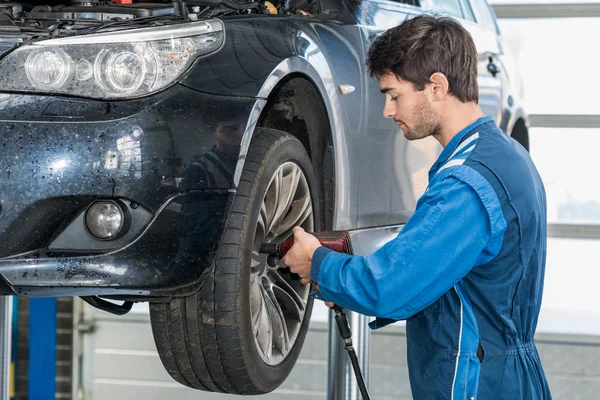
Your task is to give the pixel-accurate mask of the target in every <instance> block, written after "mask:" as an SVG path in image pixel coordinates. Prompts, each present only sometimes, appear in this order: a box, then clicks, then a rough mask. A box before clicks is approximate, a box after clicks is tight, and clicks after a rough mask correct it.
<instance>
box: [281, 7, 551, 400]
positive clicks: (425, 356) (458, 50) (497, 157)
mask: <svg viewBox="0 0 600 400" xmlns="http://www.w3.org/2000/svg"><path fill="white" fill-rule="evenodd" d="M367 66H368V68H369V71H370V73H371V75H372V76H375V77H377V78H378V79H379V82H380V87H381V92H382V93H384V94H385V97H386V99H385V107H384V111H383V113H384V116H385V117H387V118H393V119H394V121H396V123H397V124H398V125H399V126H400V128H402V131H403V132H404V136H405V137H406V138H407V139H408V140H418V139H423V138H426V137H428V136H433V137H434V138H436V139H437V140H438V141H439V142H440V143H441V144H442V146H443V147H444V150H443V151H442V153H441V155H440V157H439V158H438V160H437V161H436V162H435V164H434V165H433V166H432V168H431V170H430V171H429V186H428V188H427V190H426V191H425V194H423V196H422V197H421V198H420V199H419V201H418V202H417V208H416V211H415V213H414V214H413V216H412V217H411V218H410V219H409V220H408V222H407V223H406V225H405V226H404V228H403V229H402V231H401V232H400V233H399V234H398V236H397V237H396V238H395V239H393V240H392V241H390V242H389V243H387V244H385V245H384V246H383V247H382V248H381V249H379V250H378V251H376V252H375V253H373V254H371V255H370V256H369V257H361V256H350V255H346V254H339V253H335V252H332V251H330V250H328V249H326V248H325V247H321V246H320V245H319V242H318V240H317V239H316V238H315V237H314V236H312V235H310V234H308V233H306V232H304V231H303V230H302V229H301V228H295V230H294V237H295V244H294V246H293V247H292V249H291V250H290V252H289V253H288V254H287V255H286V257H285V258H284V259H283V260H282V262H283V263H284V264H285V265H288V266H289V267H290V269H291V271H292V272H295V273H297V274H298V275H299V276H300V278H301V279H302V282H303V283H309V282H311V281H312V282H315V283H316V284H317V285H318V288H319V297H320V298H322V299H324V300H326V301H328V302H335V303H337V304H339V305H340V306H342V307H345V308H348V309H350V310H354V311H357V312H359V313H362V314H366V315H372V316H376V317H378V318H377V319H376V320H375V321H374V322H373V323H372V327H373V328H379V327H382V326H384V325H386V324H389V323H391V322H393V321H397V320H407V321H406V338H407V345H408V369H409V377H410V383H411V389H412V394H413V397H414V398H415V400H428V399H461V400H462V399H467V400H470V399H493V400H501V399H507V400H508V399H510V400H516V399H527V400H532V399H550V398H551V395H550V390H549V388H548V384H547V382H546V377H545V375H544V371H543V369H542V365H541V363H540V358H539V356H538V352H537V349H536V347H535V343H534V341H533V336H534V333H535V329H536V324H537V320H538V314H539V311H540V304H541V301H542V288H543V282H544V264H545V258H546V198H545V193H544V187H543V185H542V181H541V180H540V177H539V175H538V173H537V171H536V169H535V166H534V165H533V163H532V161H531V158H530V157H529V154H528V153H527V151H526V150H525V149H524V148H523V147H522V146H521V145H520V144H518V143H517V142H516V141H515V140H513V139H512V138H510V137H509V136H508V135H506V134H505V133H504V132H502V131H501V130H500V129H499V128H498V127H497V126H496V124H495V123H494V120H493V119H492V118H490V117H484V115H483V112H482V111H481V108H480V107H479V105H478V95H479V94H478V88H477V52H476V50H475V44H474V43H473V40H472V38H471V36H470V35H469V33H468V32H467V31H466V30H465V29H464V28H463V27H462V26H461V25H460V24H459V23H457V22H456V21H454V20H452V19H449V18H436V17H432V16H426V15H422V16H418V17H416V18H413V19H409V20H407V21H405V22H404V23H402V24H401V25H400V26H398V27H396V28H393V29H390V30H389V31H387V32H385V33H384V34H383V35H381V36H380V37H379V38H378V39H377V40H376V41H375V42H374V43H373V45H372V46H371V49H370V51H369V55H368V60H367ZM390 162H391V161H390Z"/></svg>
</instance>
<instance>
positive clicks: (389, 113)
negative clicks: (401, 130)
mask: <svg viewBox="0 0 600 400" xmlns="http://www.w3.org/2000/svg"><path fill="white" fill-rule="evenodd" d="M395 115H396V109H395V108H394V106H393V105H392V104H391V102H390V101H389V100H388V99H386V100H385V104H384V106H383V116H384V117H385V118H394V116H395Z"/></svg>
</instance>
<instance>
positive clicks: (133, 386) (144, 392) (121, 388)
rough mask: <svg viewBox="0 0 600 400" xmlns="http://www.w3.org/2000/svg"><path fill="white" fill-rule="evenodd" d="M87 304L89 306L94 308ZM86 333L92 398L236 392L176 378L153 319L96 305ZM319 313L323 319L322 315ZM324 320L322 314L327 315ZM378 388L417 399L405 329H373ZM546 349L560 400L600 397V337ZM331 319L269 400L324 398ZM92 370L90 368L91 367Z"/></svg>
mask: <svg viewBox="0 0 600 400" xmlns="http://www.w3.org/2000/svg"><path fill="white" fill-rule="evenodd" d="M86 307H87V306H86ZM88 317H91V318H93V319H94V324H93V325H94V329H93V332H92V333H87V334H84V343H85V344H84V348H87V349H88V350H86V351H85V352H84V353H83V358H82V362H83V365H82V367H83V369H82V370H83V371H86V373H87V374H88V377H87V378H84V379H83V385H86V386H87V387H86V390H85V391H83V392H85V393H86V396H85V397H84V398H85V400H90V399H94V400H100V399H101V400H106V399H110V400H130V399H133V398H140V399H145V400H154V399H156V400H159V399H160V400H164V399H177V400H188V399H189V400H192V399H193V400H202V399H225V398H232V396H229V395H217V394H212V393H206V392H200V391H195V390H192V389H188V388H185V387H183V386H181V385H179V384H177V383H176V382H174V381H173V380H172V379H171V378H170V377H169V376H168V374H167V372H166V371H165V370H164V368H163V367H162V364H161V363H160V360H159V358H158V354H157V353H156V349H155V346H154V342H153V339H152V333H151V331H150V322H149V317H148V315H147V314H145V313H136V314H132V315H127V316H123V317H117V316H112V315H110V314H107V313H104V312H100V311H95V310H94V311H93V312H91V313H89V314H88ZM318 319H319V318H318ZM321 319H322V318H321ZM371 342H372V346H371V370H370V377H371V378H370V379H371V383H370V387H371V394H372V397H373V398H374V399H381V400H387V399H400V400H404V399H410V398H411V396H410V388H409V383H408V373H407V369H406V361H405V360H406V347H405V334H404V327H402V326H392V327H388V328H386V329H383V330H380V331H376V332H374V333H373V335H372V339H371ZM537 343H538V349H539V351H540V355H541V358H542V362H543V365H544V368H545V370H546V373H547V375H548V379H549V381H550V387H551V389H552V394H553V396H554V398H555V399H556V400H561V399H565V400H567V399H568V400H571V399H574V398H576V399H583V398H596V397H597V393H599V392H600V364H599V363H598V362H597V360H600V337H598V336H577V335H558V334H540V335H538V336H537ZM327 344H328V342H327V324H326V323H325V322H322V321H317V322H313V323H312V324H311V328H310V332H309V335H308V337H307V341H306V344H305V346H304V348H303V351H302V354H301V356H300V360H299V362H298V364H297V365H296V367H295V368H294V370H293V371H292V374H291V375H290V377H289V378H288V379H287V381H286V382H285V383H284V384H283V386H282V387H281V388H280V389H278V390H277V391H275V392H274V393H271V394H269V395H265V396H260V398H264V399H283V396H284V395H285V396H286V399H289V400H296V399H297V400H323V399H324V398H325V395H326V393H325V391H326V382H327ZM88 368H89V369H88Z"/></svg>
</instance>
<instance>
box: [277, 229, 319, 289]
mask: <svg viewBox="0 0 600 400" xmlns="http://www.w3.org/2000/svg"><path fill="white" fill-rule="evenodd" d="M319 247H321V243H319V240H318V239H317V238H316V237H314V236H313V235H311V234H309V233H306V232H305V231H304V229H302V228H300V227H299V226H297V227H295V228H294V245H293V246H292V248H291V249H290V251H288V252H287V254H286V255H285V257H283V258H282V259H281V263H282V264H283V265H285V266H288V267H289V268H290V271H292V272H293V273H295V274H297V275H298V276H299V277H300V283H302V284H303V285H306V284H309V283H310V282H311V279H310V264H311V261H312V257H313V254H314V253H315V250H317V248H319Z"/></svg>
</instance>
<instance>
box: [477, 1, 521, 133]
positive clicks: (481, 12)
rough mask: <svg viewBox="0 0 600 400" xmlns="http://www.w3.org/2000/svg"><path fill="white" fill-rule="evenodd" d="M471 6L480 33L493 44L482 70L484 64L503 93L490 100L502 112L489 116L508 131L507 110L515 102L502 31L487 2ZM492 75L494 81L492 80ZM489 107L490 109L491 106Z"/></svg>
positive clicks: (498, 89) (486, 70) (488, 74)
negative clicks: (511, 94)
mask: <svg viewBox="0 0 600 400" xmlns="http://www.w3.org/2000/svg"><path fill="white" fill-rule="evenodd" d="M470 4H471V7H472V9H473V12H474V14H475V18H476V20H477V27H478V29H479V32H480V33H481V34H482V35H485V36H486V38H487V39H486V40H487V41H489V42H490V43H491V44H492V46H491V47H490V48H488V50H489V54H488V58H487V60H485V59H484V60H483V64H485V69H484V68H482V67H483V66H484V65H483V64H482V65H480V69H483V71H482V72H483V74H485V73H486V72H487V77H488V79H489V82H493V83H494V84H495V85H496V86H498V85H499V86H500V88H496V91H497V92H499V93H501V94H500V99H498V98H497V97H495V98H494V99H493V100H492V99H489V102H491V101H496V102H498V103H497V104H496V103H494V104H493V107H494V108H495V107H499V108H500V110H496V111H495V112H496V114H491V113H490V114H488V115H493V116H494V117H495V118H496V123H497V124H498V126H499V127H500V128H502V129H503V130H505V131H506V128H507V126H506V125H507V122H508V118H509V115H506V110H509V109H510V108H512V105H513V104H512V103H513V101H512V99H511V98H510V90H509V88H510V76H509V74H508V68H507V66H506V64H505V57H506V54H505V52H504V49H503V46H502V37H501V35H500V29H499V28H498V25H497V23H496V16H495V15H494V12H493V11H492V8H491V6H490V5H489V3H488V2H487V1H486V0H470ZM482 58H483V57H482ZM494 71H496V72H494ZM490 75H491V76H492V77H493V78H494V79H490ZM487 106H488V107H490V105H489V104H488V105H487ZM484 112H485V110H484ZM498 113H501V117H500V116H498V115H497V114H498Z"/></svg>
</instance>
